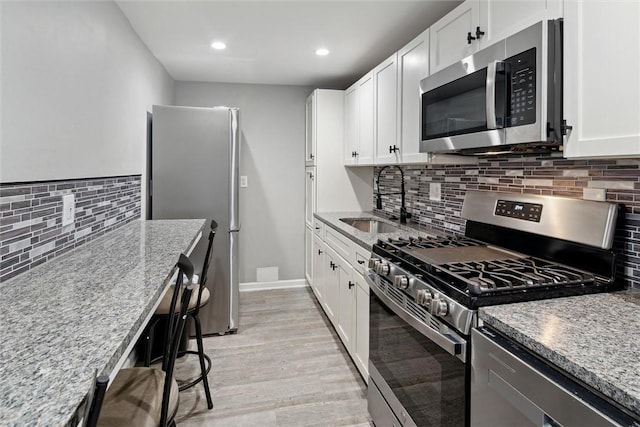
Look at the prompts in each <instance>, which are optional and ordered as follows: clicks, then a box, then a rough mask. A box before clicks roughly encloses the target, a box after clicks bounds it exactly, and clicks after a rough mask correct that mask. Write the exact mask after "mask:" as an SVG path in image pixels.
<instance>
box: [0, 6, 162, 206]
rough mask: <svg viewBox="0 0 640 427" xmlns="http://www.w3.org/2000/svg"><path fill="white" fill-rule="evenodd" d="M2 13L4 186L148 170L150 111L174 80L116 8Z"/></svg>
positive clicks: (0, 149) (6, 9) (0, 151)
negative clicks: (147, 122) (146, 162)
mask: <svg viewBox="0 0 640 427" xmlns="http://www.w3.org/2000/svg"><path fill="white" fill-rule="evenodd" d="M0 8H1V9H0V10H1V18H0V19H1V21H0V24H1V27H0V28H1V35H2V37H1V45H2V50H1V52H0V55H1V58H2V71H1V72H2V74H1V76H0V80H1V86H0V87H1V92H0V94H1V101H2V103H1V107H2V111H1V114H0V116H1V120H2V121H1V122H0V124H1V133H0V138H1V139H0V158H1V160H0V181H1V182H17V181H36V180H54V179H67V178H84V177H100V176H112V175H130V174H143V173H144V172H145V171H144V168H145V156H146V154H145V152H146V151H145V150H146V120H147V119H146V112H147V110H150V109H151V105H153V104H170V103H172V102H173V89H174V82H173V80H172V79H171V77H170V76H169V75H168V74H167V72H166V71H165V69H164V68H163V67H162V66H161V65H160V63H159V62H158V61H157V60H156V59H155V58H154V57H153V56H152V55H151V53H150V52H149V50H148V49H147V48H146V46H145V45H144V44H143V43H142V41H141V40H140V39H139V38H138V36H137V35H136V34H135V33H134V31H133V30H132V28H131V26H130V24H129V21H128V20H127V19H126V18H125V16H124V15H123V14H122V12H121V11H120V9H119V8H118V6H117V5H116V4H115V3H113V2H103V1H100V2H95V1H91V2H82V1H79V2H67V1H55V2H30V1H28V2H4V1H0ZM143 179H144V177H143ZM143 182H144V181H143ZM143 197H144V195H143ZM143 200H144V198H143Z"/></svg>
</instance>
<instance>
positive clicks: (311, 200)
mask: <svg viewBox="0 0 640 427" xmlns="http://www.w3.org/2000/svg"><path fill="white" fill-rule="evenodd" d="M304 176H305V194H304V196H305V199H304V201H305V203H304V214H305V223H306V225H307V227H313V214H314V213H315V212H316V168H315V167H313V166H308V167H306V168H305V174H304Z"/></svg>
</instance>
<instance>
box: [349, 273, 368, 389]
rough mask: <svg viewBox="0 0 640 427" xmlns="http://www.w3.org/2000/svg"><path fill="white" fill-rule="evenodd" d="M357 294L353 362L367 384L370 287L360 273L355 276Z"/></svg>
mask: <svg viewBox="0 0 640 427" xmlns="http://www.w3.org/2000/svg"><path fill="white" fill-rule="evenodd" d="M353 279H354V282H355V284H356V286H355V288H354V289H355V293H356V296H355V297H356V301H355V308H356V309H355V319H356V322H355V325H354V327H355V333H354V334H353V340H352V346H353V347H352V357H353V361H354V362H355V363H356V366H357V368H358V370H359V371H360V373H361V374H362V377H363V378H364V380H365V382H368V380H369V285H367V282H365V281H364V277H362V275H361V274H360V273H357V272H356V273H354V275H353Z"/></svg>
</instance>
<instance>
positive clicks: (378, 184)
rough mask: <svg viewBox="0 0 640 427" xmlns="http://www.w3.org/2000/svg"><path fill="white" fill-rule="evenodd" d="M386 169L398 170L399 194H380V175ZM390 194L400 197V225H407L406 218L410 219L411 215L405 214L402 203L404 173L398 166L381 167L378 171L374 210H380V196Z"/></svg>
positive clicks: (403, 202)
mask: <svg viewBox="0 0 640 427" xmlns="http://www.w3.org/2000/svg"><path fill="white" fill-rule="evenodd" d="M388 167H395V168H398V170H399V171H400V192H399V193H397V192H396V193H381V192H380V175H381V174H382V171H383V170H385V169H386V168H388ZM390 194H400V196H401V206H400V224H406V223H407V218H411V214H410V213H409V212H407V208H406V206H405V201H404V195H405V191H404V172H403V171H402V168H401V167H400V166H398V165H387V166H383V167H382V169H380V170H379V171H378V176H377V177H376V209H382V197H381V196H387V195H390Z"/></svg>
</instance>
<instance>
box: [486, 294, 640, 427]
mask: <svg viewBox="0 0 640 427" xmlns="http://www.w3.org/2000/svg"><path fill="white" fill-rule="evenodd" d="M639 309H640V290H638V289H629V290H626V291H621V292H613V293H602V294H593V295H581V296H576V297H567V298H556V299H549V300H542V301H531V302H523V303H516V304H507V305H498V306H493V307H483V308H481V309H480V311H479V313H480V319H481V320H482V321H483V322H484V324H485V325H488V326H490V327H492V328H493V329H496V330H498V331H499V332H502V333H503V334H504V335H506V336H508V337H509V338H511V339H513V340H515V341H516V342H518V343H520V344H522V345H523V346H524V347H526V348H527V349H529V350H531V351H532V352H533V353H535V354H537V355H538V356H541V357H542V358H544V359H546V360H548V361H549V362H550V363H552V364H553V365H555V366H557V367H558V368H560V369H561V370H563V371H565V372H567V373H569V374H570V375H572V376H574V377H575V378H578V379H579V380H581V381H582V382H584V383H585V384H587V385H589V386H591V387H593V388H594V389H596V390H598V391H599V392H601V393H602V394H604V395H605V396H607V397H609V398H611V399H612V400H614V401H616V402H618V403H619V404H621V405H622V406H624V407H626V408H627V409H629V410H630V411H631V412H633V413H634V414H636V416H640V376H639V374H638V373H639V372H640V346H639V345H638V343H640V331H639V330H638V323H639V322H640V310H639Z"/></svg>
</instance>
